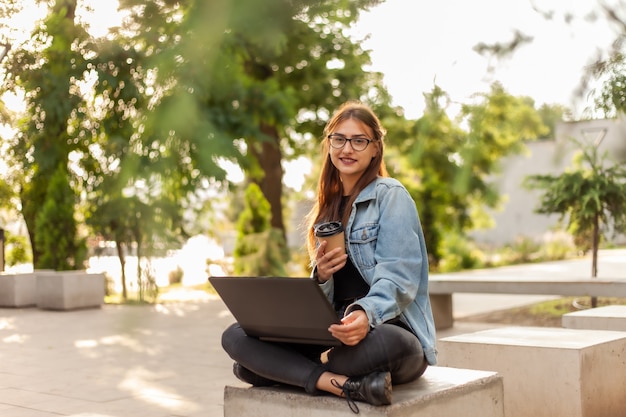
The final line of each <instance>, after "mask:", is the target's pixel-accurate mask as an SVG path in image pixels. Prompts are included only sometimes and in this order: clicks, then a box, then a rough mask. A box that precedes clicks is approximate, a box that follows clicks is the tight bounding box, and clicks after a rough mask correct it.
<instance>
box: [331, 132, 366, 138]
mask: <svg viewBox="0 0 626 417" xmlns="http://www.w3.org/2000/svg"><path fill="white" fill-rule="evenodd" d="M332 134H333V135H339V136H343V137H344V138H347V137H348V136H346V135H344V134H343V133H332ZM357 137H364V138H369V136H367V135H366V134H365V133H357V134H356V135H352V136H351V138H357Z"/></svg>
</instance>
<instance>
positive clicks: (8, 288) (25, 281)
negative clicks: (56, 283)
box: [0, 273, 37, 307]
mask: <svg viewBox="0 0 626 417" xmlns="http://www.w3.org/2000/svg"><path fill="white" fill-rule="evenodd" d="M36 304H37V278H36V276H35V274H33V273H30V274H0V307H31V306H35V305H36Z"/></svg>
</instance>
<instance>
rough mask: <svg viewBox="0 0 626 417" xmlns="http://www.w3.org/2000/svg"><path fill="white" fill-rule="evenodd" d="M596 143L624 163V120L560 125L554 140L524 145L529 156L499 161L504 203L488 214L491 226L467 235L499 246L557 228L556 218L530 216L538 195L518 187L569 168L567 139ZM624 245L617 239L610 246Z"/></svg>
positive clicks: (497, 180)
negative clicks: (533, 177)
mask: <svg viewBox="0 0 626 417" xmlns="http://www.w3.org/2000/svg"><path fill="white" fill-rule="evenodd" d="M603 132H605V135H604V138H603V139H602V141H601V142H600V146H599V148H598V149H599V152H600V154H602V153H603V152H605V151H606V152H608V156H609V159H612V160H614V161H616V162H617V161H621V162H622V163H626V119H624V118H622V119H619V120H617V119H605V120H590V121H581V122H568V123H561V124H559V125H558V126H557V129H556V139H555V140H541V141H535V142H529V143H528V144H527V146H528V150H529V154H528V155H520V156H514V157H510V158H507V159H505V160H504V161H503V162H502V172H501V174H499V175H498V176H497V177H495V178H494V181H495V183H496V184H497V185H498V188H499V190H500V193H501V194H502V195H503V196H505V197H506V198H507V199H508V200H507V201H506V202H505V203H504V205H503V210H502V211H500V212H492V213H491V214H492V217H493V218H494V221H495V227H494V228H492V229H489V230H480V231H475V232H473V233H471V236H472V237H473V238H474V239H475V240H476V241H477V242H480V243H484V244H490V245H503V244H506V243H511V242H513V241H514V240H515V239H516V238H517V237H521V236H524V237H531V238H541V237H542V236H543V235H544V234H545V233H546V232H548V231H550V229H551V228H553V227H554V226H556V225H557V223H558V215H544V214H536V213H534V210H535V208H536V207H537V206H538V204H539V196H540V194H541V193H540V192H538V191H531V190H527V189H525V188H524V187H522V185H521V184H522V181H523V180H524V178H525V177H526V176H528V175H536V174H552V175H555V174H558V173H560V172H563V171H564V170H565V169H566V168H567V167H569V166H571V165H572V156H573V155H574V153H575V151H576V149H575V147H574V144H573V143H572V142H571V141H570V140H569V138H571V137H574V138H576V139H577V140H579V141H581V140H584V141H585V142H587V143H588V142H594V141H595V140H596V139H597V138H600V137H602V133H603ZM623 242H626V237H624V236H621V237H620V238H618V239H616V240H614V243H623Z"/></svg>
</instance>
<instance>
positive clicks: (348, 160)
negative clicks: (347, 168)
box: [339, 158, 356, 165]
mask: <svg viewBox="0 0 626 417" xmlns="http://www.w3.org/2000/svg"><path fill="white" fill-rule="evenodd" d="M339 160H340V161H341V162H343V163H344V164H346V165H352V164H354V163H355V162H356V159H352V158H339Z"/></svg>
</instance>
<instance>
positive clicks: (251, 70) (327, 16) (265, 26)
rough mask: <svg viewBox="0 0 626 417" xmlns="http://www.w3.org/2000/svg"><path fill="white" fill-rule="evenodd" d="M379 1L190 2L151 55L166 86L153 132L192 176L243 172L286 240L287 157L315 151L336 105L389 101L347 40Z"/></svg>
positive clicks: (141, 35)
mask: <svg viewBox="0 0 626 417" xmlns="http://www.w3.org/2000/svg"><path fill="white" fill-rule="evenodd" d="M376 3H377V2H376V1H369V0H359V1H346V0H326V1H318V0H299V1H290V0H289V1H287V0H272V1H266V2H258V1H251V0H222V1H212V2H202V1H189V2H187V3H186V4H185V9H184V14H183V18H182V21H181V25H180V28H177V32H175V33H172V35H171V38H172V39H174V41H172V42H170V44H169V45H167V46H168V47H167V48H163V49H161V50H158V48H154V50H155V54H154V55H153V57H152V58H153V61H152V62H154V63H156V64H157V68H158V71H157V72H158V80H159V83H160V85H162V86H164V89H163V92H162V98H161V99H160V100H159V101H158V103H157V105H156V107H155V112H154V113H153V117H154V118H153V119H151V120H153V121H154V122H155V123H154V125H153V126H154V129H155V131H156V132H170V133H171V135H170V136H168V138H169V140H172V141H175V142H176V143H180V144H181V146H178V147H177V149H179V150H180V152H181V153H180V155H179V156H180V159H181V160H185V161H190V162H191V163H192V164H193V165H194V166H195V167H196V170H197V172H198V174H199V175H197V176H196V177H195V178H198V179H203V178H205V177H206V176H209V177H214V178H216V179H218V180H219V179H222V178H224V175H223V172H222V173H221V174H220V173H219V171H220V169H219V167H218V166H217V165H216V162H217V161H218V160H219V159H220V158H221V159H226V160H230V161H232V162H235V163H236V164H238V165H239V166H241V167H242V168H243V170H244V171H245V172H246V173H247V177H248V179H249V180H250V181H253V182H256V183H257V184H259V186H260V187H261V190H262V191H263V194H264V195H265V197H266V198H267V200H268V201H269V203H270V207H271V212H272V217H271V223H272V226H273V227H274V228H277V229H280V230H281V231H282V232H283V234H284V229H285V225H284V220H283V213H282V204H283V187H282V177H283V174H284V173H283V170H282V162H283V159H284V158H287V157H292V156H297V155H300V154H302V153H303V152H307V151H311V150H312V149H313V148H315V149H316V150H317V146H315V147H313V145H314V144H316V143H317V141H315V140H311V139H312V138H315V137H317V136H318V135H319V133H320V132H321V130H322V126H323V124H324V123H325V121H326V120H327V118H328V117H329V114H330V112H331V111H332V110H333V109H334V108H335V107H336V106H337V105H338V104H339V103H340V102H342V101H345V100H347V99H351V98H364V99H368V98H369V99H370V101H376V100H378V101H384V100H385V99H387V96H386V95H385V93H384V92H382V91H381V90H382V88H381V85H382V83H381V82H380V74H374V73H368V72H366V71H364V69H363V67H364V66H365V65H367V64H368V63H369V54H368V52H367V51H364V50H363V49H362V48H361V46H360V44H359V43H357V42H353V41H352V40H351V39H350V38H349V37H348V36H347V35H346V29H347V28H348V27H349V25H350V24H351V23H352V22H354V21H355V19H356V18H357V17H358V13H359V10H360V9H363V8H365V7H367V6H369V5H373V4H376ZM121 4H122V6H123V7H124V6H132V7H135V6H134V2H130V1H128V2H122V3H121ZM149 4H152V3H149ZM150 7H151V9H154V10H161V9H160V8H159V7H160V6H158V5H156V3H155V4H153V5H152V6H150ZM154 15H155V13H143V14H141V15H137V17H138V18H141V19H143V20H142V21H141V23H140V26H141V27H149V26H151V25H149V24H148V23H147V19H151V21H154ZM162 33H163V31H159V32H158V34H159V36H161V34H162ZM165 33H166V34H167V33H169V32H167V31H165ZM150 36H156V35H155V34H154V33H153V32H148V31H142V32H139V33H138V34H137V38H139V39H137V40H134V43H137V42H139V44H146V45H155V44H157V43H158V42H155V41H154V39H149V38H148V37H150ZM162 37H163V38H165V39H170V37H169V36H167V35H164V36H162ZM141 38H145V39H141ZM151 47H152V46H151ZM165 86H166V87H167V88H165ZM158 136H160V137H161V138H162V139H161V140H163V138H165V135H163V134H162V133H160V134H159V135H158Z"/></svg>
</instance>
